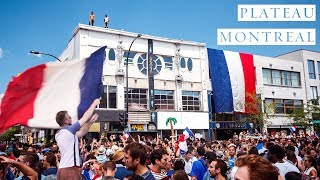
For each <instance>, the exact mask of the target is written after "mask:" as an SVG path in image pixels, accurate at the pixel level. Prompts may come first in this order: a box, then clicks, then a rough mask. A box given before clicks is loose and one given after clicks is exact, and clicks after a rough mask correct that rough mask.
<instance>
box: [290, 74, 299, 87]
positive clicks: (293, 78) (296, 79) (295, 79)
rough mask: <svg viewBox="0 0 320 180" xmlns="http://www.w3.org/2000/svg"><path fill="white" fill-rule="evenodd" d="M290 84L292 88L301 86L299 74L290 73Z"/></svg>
mask: <svg viewBox="0 0 320 180" xmlns="http://www.w3.org/2000/svg"><path fill="white" fill-rule="evenodd" d="M291 82H292V86H294V87H297V86H301V84H300V73H297V72H291Z"/></svg>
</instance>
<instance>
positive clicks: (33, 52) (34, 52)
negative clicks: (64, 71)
mask: <svg viewBox="0 0 320 180" xmlns="http://www.w3.org/2000/svg"><path fill="white" fill-rule="evenodd" d="M30 54H43V55H47V56H51V57H53V58H55V59H56V60H58V61H60V62H61V60H60V59H59V58H57V57H56V56H54V55H51V54H47V53H43V52H39V51H30Z"/></svg>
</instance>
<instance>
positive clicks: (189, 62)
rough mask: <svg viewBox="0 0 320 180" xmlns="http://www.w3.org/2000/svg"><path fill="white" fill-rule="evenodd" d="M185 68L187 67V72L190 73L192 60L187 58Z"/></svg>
mask: <svg viewBox="0 0 320 180" xmlns="http://www.w3.org/2000/svg"><path fill="white" fill-rule="evenodd" d="M187 67H188V70H189V71H192V68H193V67H192V59H191V58H188V61H187Z"/></svg>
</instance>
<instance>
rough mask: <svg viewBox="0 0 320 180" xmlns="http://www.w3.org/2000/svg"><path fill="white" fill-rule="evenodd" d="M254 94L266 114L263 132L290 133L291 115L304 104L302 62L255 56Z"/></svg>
mask: <svg viewBox="0 0 320 180" xmlns="http://www.w3.org/2000/svg"><path fill="white" fill-rule="evenodd" d="M254 64H255V69H256V90H257V94H258V95H259V96H260V97H261V100H262V102H263V107H264V111H265V112H267V113H268V114H269V116H268V117H267V119H266V120H265V122H264V128H266V129H267V130H268V132H269V133H274V132H276V131H281V130H285V131H287V132H289V128H290V127H292V125H293V121H292V120H291V118H290V116H289V115H290V114H292V113H294V112H295V111H296V110H298V109H302V108H303V105H304V103H305V102H306V95H305V94H306V88H305V86H304V82H305V78H304V69H303V64H302V62H288V61H287V60H282V59H279V58H270V57H265V56H257V55H254Z"/></svg>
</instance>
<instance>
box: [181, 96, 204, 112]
mask: <svg viewBox="0 0 320 180" xmlns="http://www.w3.org/2000/svg"><path fill="white" fill-rule="evenodd" d="M182 108H183V110H184V111H200V92H199V91H182Z"/></svg>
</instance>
